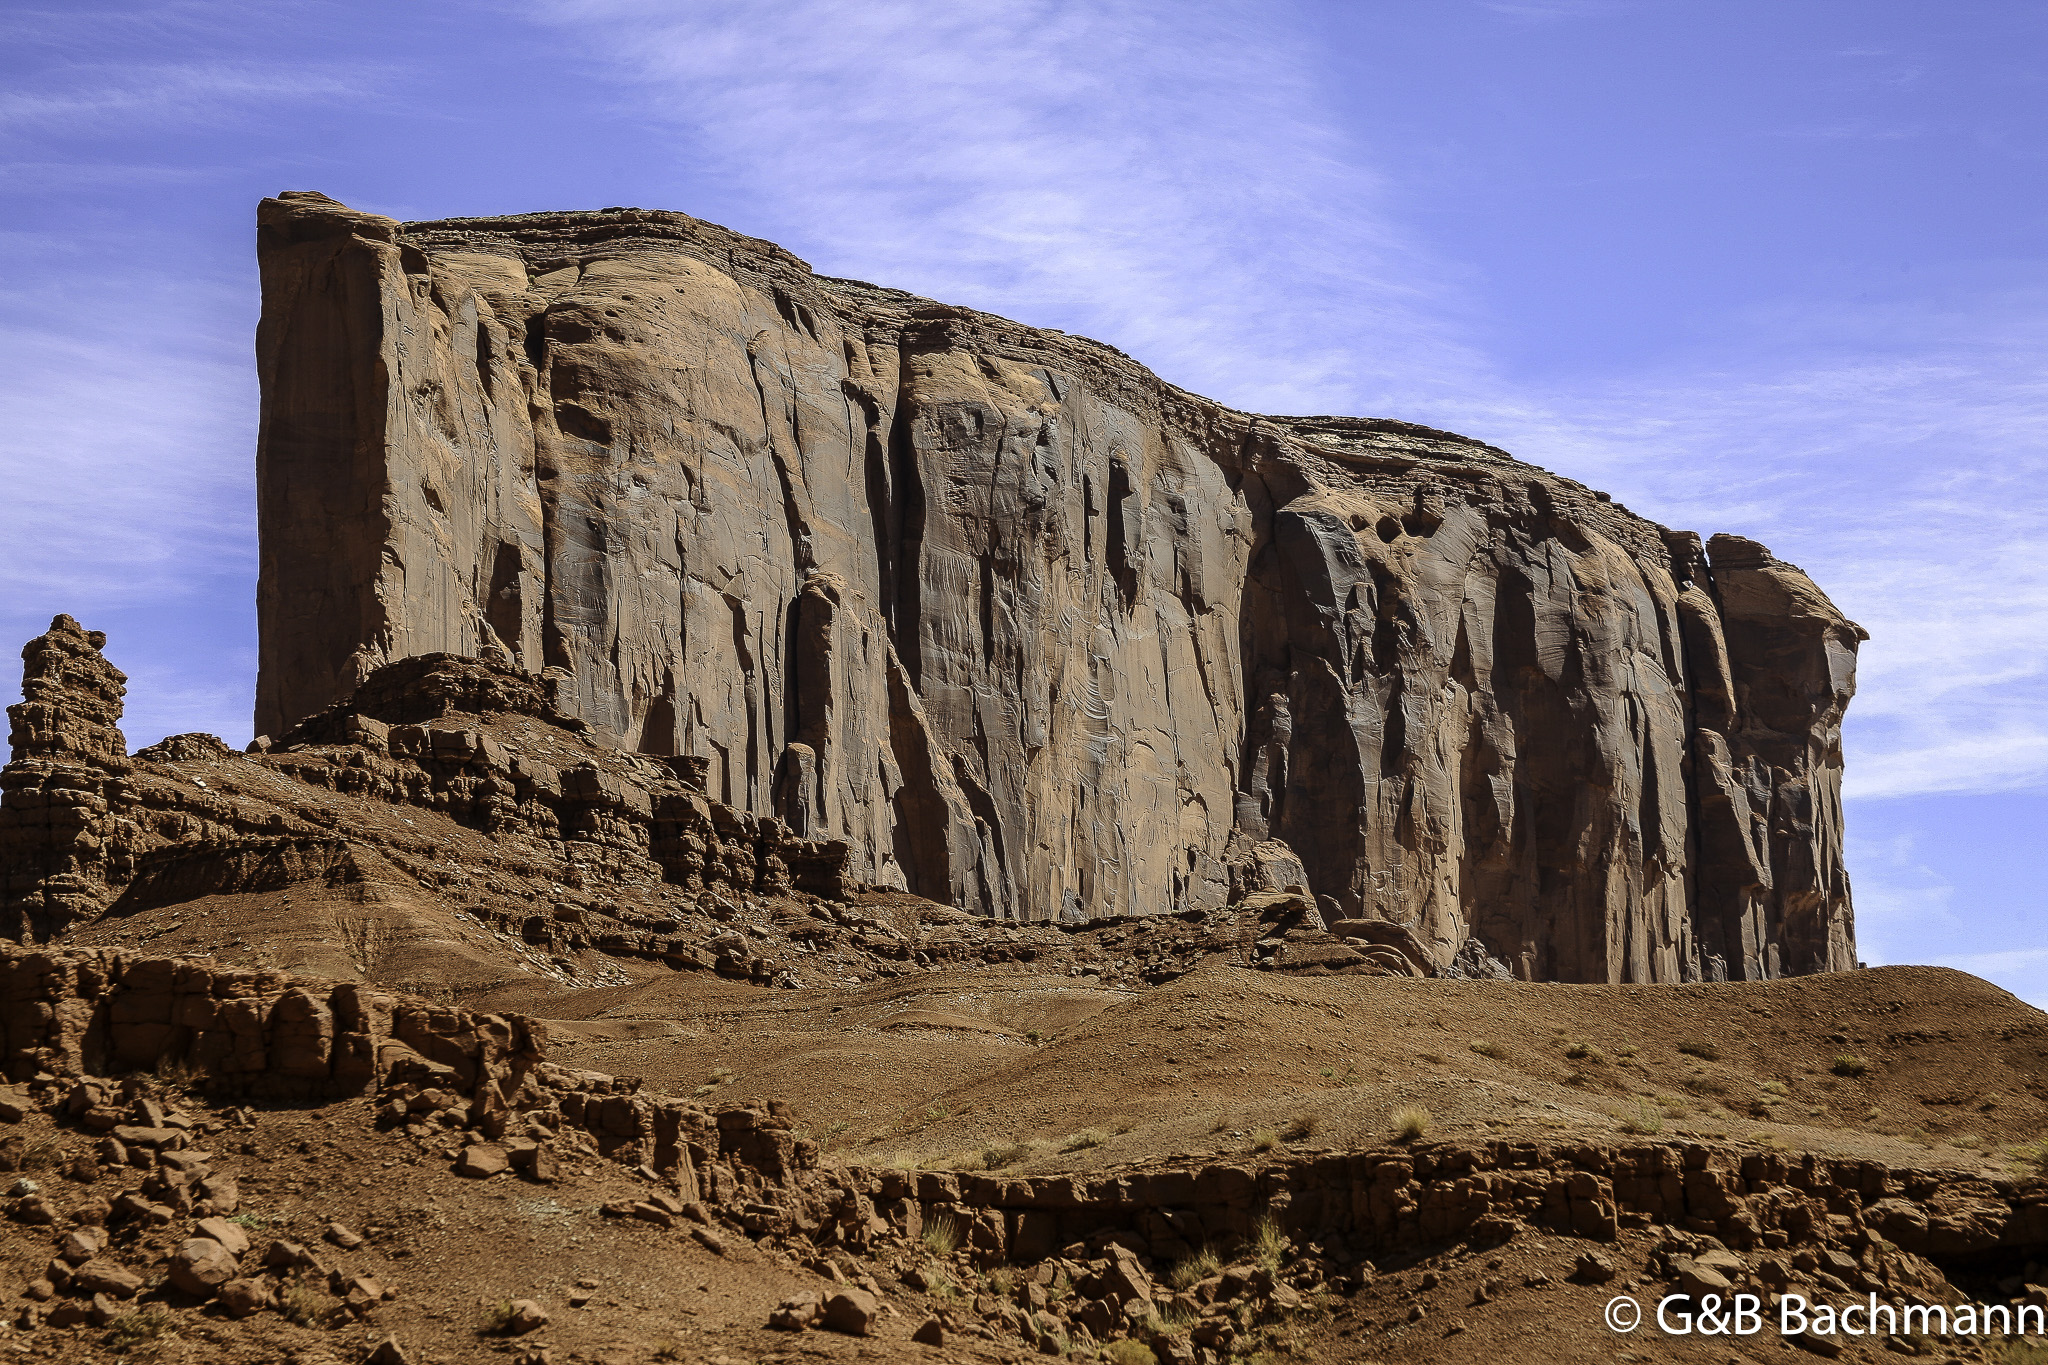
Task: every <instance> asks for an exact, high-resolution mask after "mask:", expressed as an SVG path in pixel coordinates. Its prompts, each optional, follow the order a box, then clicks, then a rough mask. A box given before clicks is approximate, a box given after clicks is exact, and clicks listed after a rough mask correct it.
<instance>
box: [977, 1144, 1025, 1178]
mask: <svg viewBox="0 0 2048 1365" xmlns="http://www.w3.org/2000/svg"><path fill="white" fill-rule="evenodd" d="M1030 1155H1031V1144H1030V1143H1028V1142H992V1143H990V1144H989V1145H988V1146H986V1147H984V1148H982V1149H981V1164H982V1168H983V1169H984V1170H990V1171H1000V1170H1001V1169H1002V1168H1003V1167H1005V1166H1014V1165H1016V1164H1017V1163H1018V1162H1020V1161H1022V1160H1024V1159H1025V1158H1026V1157H1028V1156H1030Z"/></svg>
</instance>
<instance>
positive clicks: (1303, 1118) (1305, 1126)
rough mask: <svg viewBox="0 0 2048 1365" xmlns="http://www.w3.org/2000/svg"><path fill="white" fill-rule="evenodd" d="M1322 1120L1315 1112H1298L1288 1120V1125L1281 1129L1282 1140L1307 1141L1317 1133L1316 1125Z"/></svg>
mask: <svg viewBox="0 0 2048 1365" xmlns="http://www.w3.org/2000/svg"><path fill="white" fill-rule="evenodd" d="M1320 1122H1321V1120H1320V1119H1318V1118H1317V1117H1316V1116H1315V1115H1314V1114H1296V1115H1295V1116H1294V1117H1293V1118H1291V1119H1289V1120H1287V1124H1286V1126H1285V1127H1283V1128H1282V1129H1281V1130H1280V1137H1281V1140H1282V1141H1285V1142H1305V1141H1307V1140H1308V1139H1309V1138H1312V1137H1314V1136H1315V1135H1316V1127H1317V1125H1318V1124H1319V1123H1320Z"/></svg>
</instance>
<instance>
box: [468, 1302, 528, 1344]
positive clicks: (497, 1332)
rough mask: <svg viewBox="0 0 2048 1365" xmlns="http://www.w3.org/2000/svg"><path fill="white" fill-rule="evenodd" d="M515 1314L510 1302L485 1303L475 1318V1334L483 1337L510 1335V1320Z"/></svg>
mask: <svg viewBox="0 0 2048 1365" xmlns="http://www.w3.org/2000/svg"><path fill="white" fill-rule="evenodd" d="M516 1316H518V1315H517V1314H515V1313H514V1312H513V1311H512V1305H511V1304H510V1303H493V1304H486V1305H485V1307H484V1311H483V1312H482V1314H480V1315H479V1316H478V1318H477V1322H476V1331H477V1335H478V1336H483V1337H504V1336H510V1335H512V1320H513V1319H514V1318H515V1317H516Z"/></svg>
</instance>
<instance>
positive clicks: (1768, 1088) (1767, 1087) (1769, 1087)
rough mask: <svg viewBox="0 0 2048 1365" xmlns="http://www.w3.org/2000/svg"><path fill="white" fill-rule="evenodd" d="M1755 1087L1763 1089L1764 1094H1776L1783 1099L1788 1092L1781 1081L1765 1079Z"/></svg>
mask: <svg viewBox="0 0 2048 1365" xmlns="http://www.w3.org/2000/svg"><path fill="white" fill-rule="evenodd" d="M1757 1089H1759V1090H1761V1091H1763V1092H1764V1093H1765V1094H1766V1095H1776V1096H1778V1097H1779V1098H1780V1099H1783V1098H1784V1097H1785V1096H1786V1095H1787V1094H1788V1093H1790V1092H1789V1091H1787V1090H1786V1088H1785V1083H1784V1082H1783V1081H1765V1082H1764V1083H1763V1084H1762V1085H1760V1086H1758V1087H1757Z"/></svg>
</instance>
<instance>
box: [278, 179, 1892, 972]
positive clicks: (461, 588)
mask: <svg viewBox="0 0 2048 1365" xmlns="http://www.w3.org/2000/svg"><path fill="white" fill-rule="evenodd" d="M258 241H259V254H260V258H261V266H262V277H263V320H262V324H261V328H260V330H259V333H258V339H257V352H258V360H259V365H260V370H261V377H262V385H263V411H262V425H261V436H260V445H259V450H258V480H259V496H260V508H261V524H262V577H261V584H260V588H259V597H258V605H259V613H260V621H261V635H262V654H261V676H260V681H259V685H258V695H257V716H256V725H257V729H258V730H259V731H260V732H264V733H268V734H273V735H276V734H281V733H283V732H284V731H285V730H286V729H287V728H288V727H290V726H291V725H292V724H294V723H295V722H297V721H299V720H301V719H303V718H304V717H306V716H308V715H310V714H312V713H313V712H316V711H318V710H320V709H321V708H322V707H325V706H327V705H328V704H330V703H332V702H334V701H336V700H337V699H338V698H341V697H344V696H346V695H348V694H349V693H350V692H351V691H352V690H353V689H354V688H355V687H356V686H357V685H358V684H359V683H361V682H362V681H363V680H364V679H365V678H366V677H367V676H368V675H369V674H370V673H371V671H373V670H374V669H376V668H378V667H379V666H381V665H384V664H387V663H389V662H391V661H393V660H396V659H400V658H405V657H408V656H413V655H421V654H428V653H435V652H451V653H456V654H465V655H471V656H478V657H484V658H489V659H493V660H496V661H498V662H500V663H507V664H511V665H514V666H516V667H518V668H521V669H523V670H525V671H526V672H528V673H531V674H535V675H540V676H541V677H542V678H543V679H544V682H545V685H546V686H547V687H548V688H550V689H551V693H550V695H551V697H552V701H553V704H554V705H555V706H557V707H558V708H559V709H560V710H562V711H564V712H566V713H569V714H572V715H575V716H578V717H580V718H581V719H583V720H585V721H588V722H589V723H590V724H592V725H593V726H596V727H598V728H599V729H600V730H602V731H605V732H608V733H609V734H611V735H612V736H615V737H616V739H617V741H618V742H619V743H620V744H621V745H623V746H625V747H627V748H629V749H636V750H639V751H641V752H644V753H649V754H655V755H673V756H679V757H683V756H687V757H692V758H694V759H696V760H698V761H699V762H698V763H697V765H696V767H697V768H699V769H701V770H702V772H703V774H704V776H703V782H704V787H705V790H706V792H707V793H708V794H709V795H710V796H711V797H712V798H714V799H716V800H719V801H723V802H726V803H728V804H730V805H732V806H735V807H738V808H741V809H744V810H749V811H753V812H755V813H757V814H763V815H766V814H774V815H777V816H780V817H781V818H782V819H783V820H785V821H786V822H787V823H788V824H789V825H790V826H791V827H792V828H793V829H794V831H795V832H796V833H797V834H798V835H801V836H804V837H808V838H814V839H832V840H843V841H845V842H846V844H847V845H848V846H849V848H850V853H849V863H848V866H849V870H850V871H851V872H853V873H855V874H856V875H857V876H858V878H859V879H861V880H865V881H869V882H874V883H878V884H885V885H893V886H899V887H904V888H907V889H909V890H912V891H915V892H917V893H919V894H922V895H925V896H929V897H931V898H933V899H936V900H942V901H947V902H950V903H953V904H955V905H959V906H962V907H964V908H968V909H971V910H975V911H977V912H980V913H983V914H988V915H995V916H1008V917H1026V918H1038V917H1061V918H1069V919H1071V918H1089V917H1099V916H1106V915H1128V914H1147V913H1173V912H1179V911H1186V910H1193V909H1201V908H1205V907H1208V906H1212V905H1215V904H1219V903H1222V902H1224V901H1226V900H1228V899H1229V898H1231V897H1232V896H1233V895H1238V894H1242V893H1244V892H1246V891H1248V890H1257V889H1260V888H1261V887H1262V886H1267V887H1270V886H1272V885H1273V884H1274V883H1281V884H1284V883H1286V882H1290V881H1299V882H1304V883H1305V884H1306V885H1307V887H1308V888H1309V889H1310V890H1311V891H1312V892H1313V893H1315V895H1316V896H1317V897H1318V899H1319V901H1320V903H1321V905H1322V907H1323V913H1324V915H1325V917H1326V918H1348V919H1365V920H1384V921H1392V922H1394V923H1396V924H1398V925H1402V926H1405V927H1406V928H1407V929H1408V930H1409V931H1411V932H1412V934H1413V935H1414V937H1415V939H1416V940H1417V941H1418V942H1419V943H1420V945H1421V946H1422V948H1423V950H1424V951H1425V952H1426V953H1428V954H1429V955H1431V956H1432V957H1433V958H1434V959H1435V960H1436V962H1437V963H1438V964H1439V965H1440V966H1442V967H1444V968H1446V969H1456V968H1458V966H1459V964H1464V965H1465V966H1466V967H1468V968H1470V969H1471V970H1476V971H1485V972H1498V971H1500V970H1502V969H1505V970H1506V971H1509V972H1512V973H1513V974H1515V975H1518V976H1522V977H1525V978H1529V979H1537V980H1567V981H1672V980H1684V979H1718V978H1722V977H1727V978H1736V979H1742V978H1748V979H1755V978H1762V977H1770V976H1777V975H1781V974H1788V973H1800V972H1811V971H1821V970H1832V969H1839V968H1847V967H1851V966H1853V965H1854V964H1855V947H1854V931H1853V919H1852V914H1851V908H1850V899H1849V885H1848V880H1847V877H1846V875H1845V873H1844V869H1843V863H1842V807H1841V765H1842V750H1841V723H1842V716H1843V712H1844V709H1845V708H1846V706H1847V704H1848V701H1849V698H1850V696H1851V694H1852V693H1853V691H1854V679H1855V660H1856V649H1857V644H1858V642H1859V641H1860V640H1861V639H1863V638H1864V633H1863V632H1862V631H1861V630H1860V629H1859V628H1858V627H1857V626H1856V625H1855V624H1854V623H1853V622H1851V621H1849V620H1847V619H1846V618H1844V617H1843V616H1842V614H1841V613H1840V612H1839V611H1837V610H1836V609H1835V607H1834V606H1833V605H1832V604H1831V603H1830V602H1829V601H1828V599H1827V597H1826V596H1825V595H1824V594H1823V593H1822V592H1821V591H1820V590H1819V589H1818V588H1817V587H1815V585H1814V584H1813V583H1812V582H1811V581H1810V580H1809V579H1808V578H1807V577H1806V575H1805V574H1803V573H1801V572H1800V571H1799V570H1798V569H1796V568H1794V567H1793V566H1791V565H1789V564H1786V563H1783V562H1782V561H1779V560H1777V559H1775V558H1774V557H1773V556H1772V555H1771V554H1770V552H1769V551H1767V550H1766V549H1764V548H1763V547H1762V546H1761V545H1757V544H1755V543H1753V542H1751V541H1747V540H1743V539H1740V538H1737V537H1733V536H1715V537H1714V538H1713V539H1712V540H1711V541H1709V542H1708V543H1706V544H1705V545H1704V546H1703V545H1702V544H1701V541H1700V539H1699V537H1698V536H1696V535H1694V534H1692V533H1689V532H1671V531H1666V530H1663V529H1662V528H1660V527H1658V526H1656V525H1654V524H1652V523H1650V522H1647V521H1645V520H1643V519H1642V518H1640V517H1637V516H1634V515H1632V514H1631V513H1629V512H1628V511H1627V510H1625V509H1624V508H1622V507H1619V506H1617V505H1615V504H1614V503H1612V502H1611V501H1609V500H1608V499H1607V498H1606V496H1605V495H1604V494H1600V493H1596V492H1593V491H1591V490H1588V489H1586V488H1584V487H1582V486H1580V485H1578V484H1575V483H1573V482H1571V481H1570V480H1568V479H1563V478H1559V477H1556V476H1554V475H1551V474H1549V473H1546V472H1544V471H1543V470H1540V469H1537V468H1534V467H1532V466H1530V465H1527V464H1523V463H1521V462H1519V461H1516V460H1514V459H1512V458H1510V457H1509V456H1508V455H1506V454H1505V453H1504V452H1502V451H1499V450H1496V449H1494V448H1492V447H1489V446H1486V445H1483V444H1481V443H1479V442H1476V441H1472V440H1467V439H1464V438H1462V437H1458V436H1454V435H1450V434H1448V433H1445V432H1440V431H1434V430H1430V429H1427V428H1423V427H1416V426H1411V425H1408V424H1405V423H1399V422H1389V421H1369V420H1360V419H1352V418H1334V417H1316V418H1289V417H1262V416H1254V415H1250V414H1246V413H1240V412H1236V411H1232V410H1230V409H1228V408H1225V407H1223V406H1221V405H1220V404H1217V403H1213V402H1210V401H1208V400H1206V399H1203V398H1199V397H1197V396H1195V395H1192V394H1189V393H1185V392H1183V391H1181V390H1178V389H1176V388H1174V387H1172V386H1171V385H1168V384H1166V383H1164V382H1162V381H1160V380H1159V379H1158V378H1156V377H1155V376H1153V375H1152V374H1151V373H1150V372H1149V371H1147V370H1145V369H1144V368H1143V367H1141V366H1140V365H1138V364H1136V363H1135V362H1133V361H1132V360H1131V359H1129V358H1128V357H1126V356H1124V355H1123V354H1121V353H1120V352H1118V351H1116V350H1114V349H1113V348H1111V347H1108V346H1104V345H1101V344H1099V343H1095V342H1091V341H1088V340H1085V339H1083V338H1080V337H1073V336H1068V335H1065V334H1062V333H1059V332H1053V331H1042V330H1035V329H1032V328H1028V327H1024V326H1021V325H1019V324H1016V323H1013V322H1009V321H1006V320H1004V319H1002V318H998V317H993V316H990V315H988V314H984V313H979V312H975V311H973V310H970V309H965V308H956V307H950V306H947V305H944V304H940V303H934V302H932V301H930V300H927V299H923V298H918V297H915V296H912V295H909V294H904V293H901V292H898V291H894V290H889V289H883V288H878V287H875V286H872V285H867V284H862V283H859V282H856V281H851V280H838V279H831V278H826V277H823V276H819V275H816V274H814V273H813V272H812V271H811V270H810V268H809V267H808V266H806V265H805V264H804V263H803V262H802V261H800V260H797V259H796V258H795V257H793V256H791V255H790V254H789V253H787V252H785V251H783V250H781V249H780V248H778V247H775V246H773V245H771V244H769V243H766V242H761V241H757V240H754V239H751V238H747V237H743V236H740V235H738V234H736V233H732V232H729V231H726V230H725V229H722V228H719V227H716V226H714V225H712V224H709V223H705V222H701V221H699V220H696V219H693V218H689V217H687V216H685V215H682V214H678V213H668V212H651V211H641V210H622V209H614V210H607V211H604V212H595V213H557V214H529V215H524V216H519V217H511V218H494V219H451V220H446V221H440V222H429V223H409V224H400V223H397V222H394V221H392V220H390V219H387V218H381V217H377V216H374V215H371V214H366V213H359V212H355V211H352V210H350V209H348V208H346V207H344V206H342V205H340V204H338V203H336V202H334V201H333V200H330V199H328V198H326V197H324V196H322V195H318V194H311V193H295V194H285V195H281V196H279V197H278V198H276V199H271V200H266V201H265V202H264V203H263V205H262V207H261V209H260V213H259V230H258ZM1283 845H1284V847H1283Z"/></svg>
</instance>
